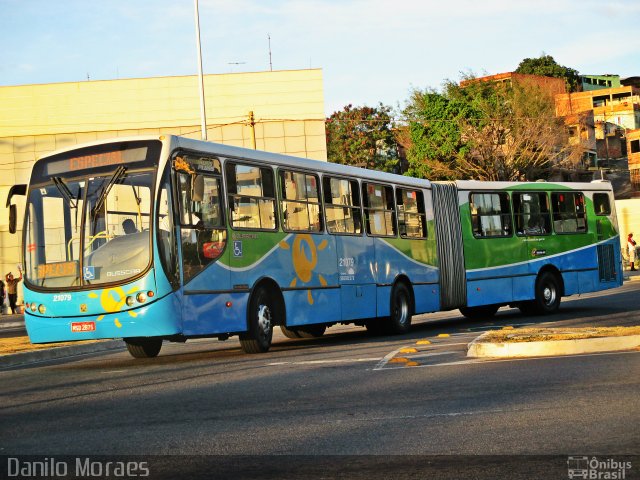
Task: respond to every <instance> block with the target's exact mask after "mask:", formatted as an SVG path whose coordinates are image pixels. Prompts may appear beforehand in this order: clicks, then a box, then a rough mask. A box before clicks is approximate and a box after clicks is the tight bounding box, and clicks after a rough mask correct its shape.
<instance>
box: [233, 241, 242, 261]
mask: <svg viewBox="0 0 640 480" xmlns="http://www.w3.org/2000/svg"><path fill="white" fill-rule="evenodd" d="M233 256H234V257H241V256H242V242H240V241H235V242H233Z"/></svg>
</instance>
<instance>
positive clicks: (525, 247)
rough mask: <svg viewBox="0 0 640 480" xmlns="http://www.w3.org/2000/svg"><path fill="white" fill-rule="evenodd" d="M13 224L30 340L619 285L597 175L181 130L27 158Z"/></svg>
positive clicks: (191, 332)
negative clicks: (454, 167) (195, 135)
mask: <svg viewBox="0 0 640 480" xmlns="http://www.w3.org/2000/svg"><path fill="white" fill-rule="evenodd" d="M17 194H23V195H26V197H27V198H26V212H25V215H24V227H23V264H24V274H25V276H24V299H25V303H26V309H25V319H26V327H27V332H28V334H29V337H30V339H31V341H32V342H33V343H46V342H61V341H76V340H89V339H105V338H122V339H124V341H125V342H126V345H127V347H128V350H129V352H130V353H131V354H132V355H133V356H134V357H138V358H139V357H154V356H156V355H158V353H159V351H160V349H161V346H162V342H163V341H165V340H166V341H178V342H181V341H185V340H187V339H193V338H203V337H213V338H215V337H217V338H219V339H221V340H226V339H227V338H229V337H230V336H232V335H238V336H239V339H240V344H241V346H242V348H243V350H244V351H246V352H248V353H259V352H266V351H267V350H268V349H269V348H270V346H271V342H272V335H273V329H274V327H275V326H279V327H280V328H281V329H282V331H283V333H284V334H285V335H286V336H288V337H291V338H303V337H318V336H321V335H323V334H324V332H325V329H326V328H327V327H329V326H331V325H335V324H339V323H342V324H356V325H361V326H365V327H366V328H367V329H368V330H371V331H372V332H376V333H404V332H407V331H408V330H409V328H410V326H411V319H412V316H413V315H416V314H421V313H427V312H436V311H443V310H453V309H460V311H461V312H462V314H463V315H464V316H466V317H469V318H477V317H490V316H492V315H494V314H495V313H496V311H497V310H498V308H499V307H500V306H504V305H511V306H514V307H518V308H520V310H522V311H523V312H525V313H532V314H547V313H553V312H555V311H556V310H557V309H558V307H559V305H560V300H561V297H563V296H569V295H576V294H582V293H586V292H595V291H599V290H604V289H609V288H613V287H618V286H620V285H621V284H622V263H621V256H620V247H619V245H620V241H619V234H618V228H617V223H616V215H615V211H614V201H613V200H614V199H613V192H612V189H611V185H610V184H609V183H608V182H603V181H597V182H591V183H547V182H534V183H510V182H480V181H457V182H448V183H447V182H443V183H439V182H430V181H427V180H419V179H414V178H410V177H406V176H400V175H392V174H387V173H382V172H377V171H371V170H364V169H360V168H354V167H349V166H344V165H336V164H331V163H327V162H321V161H314V160H308V159H304V158H294V157H290V156H285V155H279V154H274V153H267V152H259V151H254V150H247V149H243V148H237V147H231V146H226V145H218V144H215V143H210V142H203V141H198V140H192V139H186V138H181V137H177V136H169V135H167V136H155V137H132V138H118V139H114V140H111V141H102V142H98V143H92V144H87V145H82V146H77V147H74V148H70V149H66V150H62V151H58V152H55V153H53V154H51V155H48V156H47V157H45V158H42V159H40V160H38V161H37V162H36V163H35V164H34V167H33V171H32V175H31V179H30V183H29V185H28V186H27V185H16V186H14V187H13V188H12V190H11V192H10V194H9V198H8V199H7V205H10V219H11V222H10V227H11V230H12V231H15V230H16V225H15V219H16V209H17V206H16V205H15V204H14V203H12V202H11V198H12V196H13V195H17Z"/></svg>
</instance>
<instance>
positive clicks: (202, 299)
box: [174, 155, 246, 335]
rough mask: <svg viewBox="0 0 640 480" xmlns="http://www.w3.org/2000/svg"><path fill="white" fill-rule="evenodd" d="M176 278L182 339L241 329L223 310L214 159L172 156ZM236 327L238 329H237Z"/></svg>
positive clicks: (221, 226)
mask: <svg viewBox="0 0 640 480" xmlns="http://www.w3.org/2000/svg"><path fill="white" fill-rule="evenodd" d="M174 167H175V168H176V172H177V174H176V185H177V199H178V206H179V210H178V221H179V224H180V228H179V241H180V251H181V256H180V258H181V262H180V267H181V278H182V285H183V293H184V307H183V332H184V334H185V335H202V334H210V333H229V332H234V331H238V330H243V329H244V328H245V325H246V321H245V320H244V318H243V319H242V322H240V321H239V320H238V319H236V318H233V315H232V310H230V309H229V308H227V307H226V304H227V302H229V301H230V300H231V299H230V297H229V295H230V294H229V292H230V290H231V287H230V273H229V268H228V264H229V261H228V259H229V252H228V250H229V249H228V245H227V244H228V242H227V229H226V221H225V216H224V208H223V205H224V203H223V198H224V196H223V192H222V175H221V173H222V170H221V167H220V161H219V160H218V159H217V158H203V157H200V156H198V157H195V156H193V157H191V156H189V155H183V156H177V157H175V159H174ZM240 323H242V325H240Z"/></svg>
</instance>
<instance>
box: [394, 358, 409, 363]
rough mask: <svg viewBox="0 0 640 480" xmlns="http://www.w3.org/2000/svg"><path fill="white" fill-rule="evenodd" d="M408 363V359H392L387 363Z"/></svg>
mask: <svg viewBox="0 0 640 480" xmlns="http://www.w3.org/2000/svg"><path fill="white" fill-rule="evenodd" d="M408 361H409V359H408V358H404V357H394V358H392V359H391V360H389V363H407V362H408Z"/></svg>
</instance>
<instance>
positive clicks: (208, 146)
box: [36, 134, 612, 191]
mask: <svg viewBox="0 0 640 480" xmlns="http://www.w3.org/2000/svg"><path fill="white" fill-rule="evenodd" d="M144 140H159V141H162V142H163V144H164V146H165V147H166V148H169V149H170V150H174V149H176V148H183V149H185V150H191V151H195V152H203V153H208V154H212V155H220V156H223V157H230V158H238V159H247V160H252V161H256V162H258V163H264V164H266V165H273V164H276V163H277V164H279V165H283V166H287V167H290V168H299V169H304V170H310V171H313V172H324V173H328V174H334V175H339V176H343V177H348V178H366V179H368V180H371V181H374V182H382V183H384V182H392V183H397V184H402V185H407V186H413V187H416V188H427V189H428V188H431V183H432V182H430V181H429V180H424V179H419V178H414V177H408V176H404V175H396V174H391V173H386V172H380V171H377V170H368V169H365V168H360V167H353V166H349V165H340V164H337V163H330V162H325V161H321V160H312V159H308V158H303V157H294V156H291V155H284V154H280V153H273V152H266V151H262V150H252V149H249V148H242V147H235V146H231V145H224V144H221V143H215V142H210V141H205V140H196V139H192V138H186V137H181V136H178V135H164V134H163V135H136V136H128V137H114V138H111V139H104V140H98V141H94V142H88V143H82V144H77V145H73V146H69V147H66V148H63V149H59V150H56V151H54V152H51V153H49V154H47V155H46V156H45V157H42V158H41V159H39V160H37V161H36V163H38V162H40V161H46V159H47V158H48V157H50V156H53V155H58V154H60V153H65V152H69V151H73V150H76V149H79V148H85V147H91V146H96V145H103V144H108V143H118V142H128V141H144ZM436 183H437V182H436ZM455 184H456V186H457V187H458V189H460V190H479V189H481V190H504V189H509V188H510V187H514V188H515V187H518V188H522V186H523V185H524V184H526V185H527V186H528V187H530V188H531V189H534V190H538V189H539V190H548V189H550V187H551V189H557V187H558V186H563V187H566V188H570V189H574V190H586V191H590V190H591V191H611V190H612V186H611V183H610V182H608V181H606V180H594V181H592V182H491V181H478V180H457V181H456V182H455Z"/></svg>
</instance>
